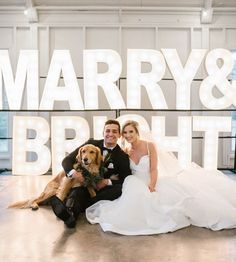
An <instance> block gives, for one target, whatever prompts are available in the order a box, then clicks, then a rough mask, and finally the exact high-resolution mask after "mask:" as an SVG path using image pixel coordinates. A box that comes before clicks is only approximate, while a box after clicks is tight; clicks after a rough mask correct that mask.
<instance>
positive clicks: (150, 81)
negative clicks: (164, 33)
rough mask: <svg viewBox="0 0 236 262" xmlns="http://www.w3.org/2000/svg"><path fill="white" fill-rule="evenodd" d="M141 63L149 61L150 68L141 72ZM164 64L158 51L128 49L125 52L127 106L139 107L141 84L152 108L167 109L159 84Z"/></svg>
mask: <svg viewBox="0 0 236 262" xmlns="http://www.w3.org/2000/svg"><path fill="white" fill-rule="evenodd" d="M142 63H149V64H151V66H152V70H151V71H150V72H148V73H142V72H141V71H142ZM165 69H166V64H165V60H164V57H163V55H162V54H161V52H160V51H156V50H146V49H128V54H127V108H131V109H133V108H141V86H144V87H145V88H146V90H147V94H148V96H149V99H150V102H151V105H152V108H153V109H167V108H168V107H167V104H166V100H165V97H164V95H163V92H162V90H161V88H160V86H159V85H158V84H157V82H159V81H160V80H161V79H162V77H163V76H164V73H165Z"/></svg>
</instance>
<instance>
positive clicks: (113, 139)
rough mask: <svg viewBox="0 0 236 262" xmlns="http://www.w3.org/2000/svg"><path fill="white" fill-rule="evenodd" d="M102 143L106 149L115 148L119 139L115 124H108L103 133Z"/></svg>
mask: <svg viewBox="0 0 236 262" xmlns="http://www.w3.org/2000/svg"><path fill="white" fill-rule="evenodd" d="M103 136H104V142H105V145H106V146H107V147H115V146H116V144H117V140H118V139H119V137H120V132H119V127H118V126H117V125H115V124H108V125H106V126H105V127H104V131H103Z"/></svg>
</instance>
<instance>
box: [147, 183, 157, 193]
mask: <svg viewBox="0 0 236 262" xmlns="http://www.w3.org/2000/svg"><path fill="white" fill-rule="evenodd" d="M148 188H149V190H150V192H155V191H156V189H155V185H153V184H149V185H148Z"/></svg>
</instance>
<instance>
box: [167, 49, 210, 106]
mask: <svg viewBox="0 0 236 262" xmlns="http://www.w3.org/2000/svg"><path fill="white" fill-rule="evenodd" d="M162 53H163V54H164V56H165V59H166V62H167V64H168V66H169V68H170V71H171V74H172V75H173V78H174V80H175V82H176V109H190V94H191V83H192V81H193V78H194V76H195V75H196V73H197V70H198V68H199V66H200V64H201V62H202V59H203V57H204V55H205V53H206V50H205V49H193V50H192V51H191V53H190V55H189V58H188V60H187V62H186V64H185V67H183V66H182V64H181V61H180V59H179V56H178V54H177V51H176V49H162Z"/></svg>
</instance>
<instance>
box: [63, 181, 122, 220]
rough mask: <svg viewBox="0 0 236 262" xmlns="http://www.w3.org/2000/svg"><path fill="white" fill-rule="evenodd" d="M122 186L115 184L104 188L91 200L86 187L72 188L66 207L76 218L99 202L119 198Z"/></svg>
mask: <svg viewBox="0 0 236 262" xmlns="http://www.w3.org/2000/svg"><path fill="white" fill-rule="evenodd" d="M121 193H122V185H119V184H116V185H112V186H106V187H104V188H102V189H101V190H99V191H97V192H96V194H97V195H96V196H95V197H93V198H91V197H90V194H89V192H88V190H87V188H86V187H74V188H72V189H71V190H70V192H69V194H68V197H67V200H66V206H67V207H69V208H70V209H71V210H72V211H73V213H74V216H75V217H76V218H77V217H78V215H79V213H81V212H84V211H85V209H86V208H87V207H89V206H91V205H93V204H94V203H96V202H98V201H100V200H114V199H116V198H118V197H120V196H121Z"/></svg>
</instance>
